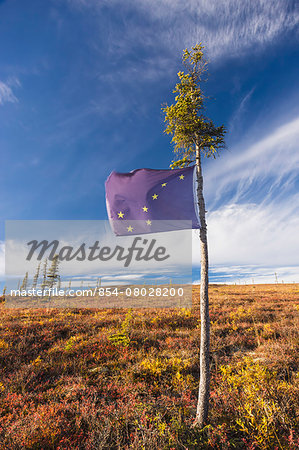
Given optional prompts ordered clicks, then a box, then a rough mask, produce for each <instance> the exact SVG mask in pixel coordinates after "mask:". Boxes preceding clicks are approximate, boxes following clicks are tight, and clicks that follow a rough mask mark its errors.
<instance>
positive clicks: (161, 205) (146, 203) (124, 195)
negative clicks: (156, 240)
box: [105, 166, 200, 236]
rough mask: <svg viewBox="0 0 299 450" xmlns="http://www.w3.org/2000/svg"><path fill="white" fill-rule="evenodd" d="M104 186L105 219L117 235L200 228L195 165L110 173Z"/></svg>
mask: <svg viewBox="0 0 299 450" xmlns="http://www.w3.org/2000/svg"><path fill="white" fill-rule="evenodd" d="M105 187H106V204H107V211H108V217H109V221H110V224H111V227H112V229H113V231H114V233H115V234H116V235H118V236H124V235H133V234H144V233H157V232H160V231H172V230H178V229H186V228H200V225H199V222H200V221H199V216H198V209H197V208H198V206H197V194H196V167H195V166H191V167H187V168H184V169H169V170H155V169H136V170H133V171H132V172H129V173H118V172H112V173H111V174H110V175H109V177H108V179H107V180H106V183H105ZM136 221H138V222H136Z"/></svg>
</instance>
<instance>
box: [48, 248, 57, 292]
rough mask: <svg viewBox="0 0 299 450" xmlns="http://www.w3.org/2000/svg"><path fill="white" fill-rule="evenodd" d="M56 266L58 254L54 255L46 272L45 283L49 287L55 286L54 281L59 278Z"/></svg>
mask: <svg viewBox="0 0 299 450" xmlns="http://www.w3.org/2000/svg"><path fill="white" fill-rule="evenodd" d="M58 266H59V255H54V256H53V259H52V262H51V265H50V267H49V269H48V273H47V280H48V282H47V285H48V287H49V288H52V287H53V286H55V284H56V282H57V281H58V279H59V271H58Z"/></svg>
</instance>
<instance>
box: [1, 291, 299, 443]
mask: <svg viewBox="0 0 299 450" xmlns="http://www.w3.org/2000/svg"><path fill="white" fill-rule="evenodd" d="M210 297H211V306H210V311H211V324H212V328H211V330H212V331H211V367H212V383H211V408H210V416H209V420H210V422H209V425H208V426H206V427H205V428H204V429H203V430H201V431H200V430H197V429H196V428H193V427H192V423H193V420H194V414H195V408H196V401H197V388H198V377H199V360H198V352H199V328H200V321H199V310H198V299H199V289H198V287H195V288H194V293H193V298H194V306H193V308H192V309H132V310H124V309H118V310H117V309H55V310H49V311H47V310H41V309H39V310H38V309H35V310H32V309H31V310H30V309H11V310H10V309H7V308H5V306H4V305H3V304H2V305H1V308H0V315H1V317H0V326H1V335H0V359H1V364H0V367H1V369H0V370H1V382H0V416H1V421H0V448H3V449H23V448H26V449H43V450H44V449H72V450H73V449H136V450H137V449H138V450H139V449H153V450H154V449H159V450H160V449H201V448H202V449H210V448H211V449H212V448H215V449H227V448H232V449H271V450H272V449H296V448H298V446H299V441H298V435H297V434H296V432H297V431H298V430H297V429H296V426H297V424H298V410H299V407H298V399H299V373H298V353H299V352H298V327H297V325H298V313H299V286H298V285H296V284H289V285H287V284H275V285H251V286H249V285H248V286H241V285H237V286H232V285H229V286H228V285H227V286H226V285H221V286H220V285H213V286H211V288H210ZM296 321H297V323H296Z"/></svg>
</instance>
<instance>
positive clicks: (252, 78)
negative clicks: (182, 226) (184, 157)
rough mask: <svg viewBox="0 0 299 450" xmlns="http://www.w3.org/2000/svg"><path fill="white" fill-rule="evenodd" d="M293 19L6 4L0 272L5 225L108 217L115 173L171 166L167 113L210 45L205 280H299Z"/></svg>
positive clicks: (131, 1) (80, 0) (233, 9)
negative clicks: (199, 53) (189, 61)
mask: <svg viewBox="0 0 299 450" xmlns="http://www.w3.org/2000/svg"><path fill="white" fill-rule="evenodd" d="M298 21H299V11H298V7H297V9H296V2H295V1H292V0H289V1H285V0H277V1H275V2H269V1H267V0H256V1H254V2H252V1H249V0H246V1H243V2H235V1H233V0H226V1H220V0H219V1H218V0H217V1H216V0H214V1H213V0H210V1H207V0H186V1H184V2H181V1H179V0H164V1H163V0H151V1H150V0H138V1H137V0H127V1H126V2H124V1H122V0H102V1H96V0H69V1H67V0H52V1H51V0H49V1H47V2H41V1H38V0H27V1H26V2H23V1H21V0H10V1H0V163H1V168H2V173H1V182H0V186H1V189H0V191H1V192H0V220H1V222H0V240H1V243H0V277H3V273H4V245H3V239H4V221H5V220H6V219H10V220H12V219H106V217H107V215H106V206H105V192H104V181H105V179H106V178H107V176H108V175H109V173H110V172H111V171H112V170H117V171H121V172H126V171H130V170H133V169H135V168H140V167H150V168H167V167H168V166H169V164H170V162H171V160H172V158H173V155H172V147H171V144H170V139H169V137H168V136H166V135H163V128H164V122H163V120H164V119H163V115H162V112H161V105H162V104H163V103H165V102H167V103H168V104H170V103H171V102H172V101H173V97H172V89H173V87H174V84H175V83H176V81H177V76H176V74H177V72H178V70H181V54H182V50H183V49H184V48H186V47H188V48H190V47H191V46H192V45H195V44H196V43H198V42H202V43H203V44H204V45H205V49H206V55H207V57H208V59H209V61H210V63H209V74H210V75H209V79H208V81H207V83H206V84H205V86H204V91H205V93H206V95H208V96H210V97H212V98H211V99H210V100H208V102H207V115H208V116H209V117H211V118H212V119H213V120H214V122H215V123H216V124H218V125H220V124H224V125H225V126H226V127H227V129H228V133H227V139H226V141H227V147H228V148H227V150H225V151H224V152H223V153H222V155H221V157H220V158H219V159H218V160H216V161H213V160H206V161H204V176H205V196H206V203H207V209H208V219H207V220H208V230H209V247H210V263H211V280H212V281H229V282H235V281H238V280H240V279H241V280H244V281H248V280H249V281H250V282H251V280H252V278H253V279H254V281H255V282H262V281H268V282H274V273H275V272H276V273H277V274H278V277H279V279H280V280H282V279H283V280H284V281H297V282H299V267H298V266H299V264H298V250H299V233H298V230H299V218H298V211H299V194H298V187H299V177H298V169H299V151H298V142H299V107H298V105H299V91H298V69H299V62H298V61H299V45H298V44H299V31H298ZM194 263H195V265H196V264H198V256H197V255H195V259H194Z"/></svg>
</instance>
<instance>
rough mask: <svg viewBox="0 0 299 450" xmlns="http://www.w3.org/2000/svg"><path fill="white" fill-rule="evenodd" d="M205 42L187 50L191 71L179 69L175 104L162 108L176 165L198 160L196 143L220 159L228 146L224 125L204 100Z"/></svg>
mask: <svg viewBox="0 0 299 450" xmlns="http://www.w3.org/2000/svg"><path fill="white" fill-rule="evenodd" d="M203 48H204V46H203V45H202V44H198V45H196V46H195V47H192V50H191V51H189V50H187V49H186V50H184V51H183V59H182V61H183V64H184V66H185V67H186V69H187V70H188V72H187V73H185V72H178V77H179V83H177V84H176V86H175V89H174V90H173V93H174V94H176V96H175V103H174V104H172V105H171V106H167V105H166V106H165V107H163V108H162V110H163V112H164V113H165V120H164V121H165V122H166V124H167V125H166V128H165V133H166V134H171V135H172V142H173V143H174V145H175V147H174V151H175V153H177V157H178V159H177V160H176V161H172V165H171V167H172V168H175V167H184V166H188V165H189V164H191V163H192V162H194V161H195V152H196V145H197V146H198V147H199V148H200V150H201V153H202V154H203V155H204V156H206V157H208V158H209V157H211V156H213V157H214V158H216V156H217V154H218V151H219V150H220V149H223V148H224V147H225V142H224V135H225V133H226V130H225V127H224V126H223V125H221V126H219V127H217V126H215V125H214V123H213V121H212V120H210V119H208V118H207V117H206V116H205V114H204V111H205V107H204V100H205V99H206V97H205V96H204V95H203V93H202V89H201V86H200V83H201V82H203V81H205V80H203V74H204V73H205V72H206V70H207V61H206V60H205V59H204V55H203Z"/></svg>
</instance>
